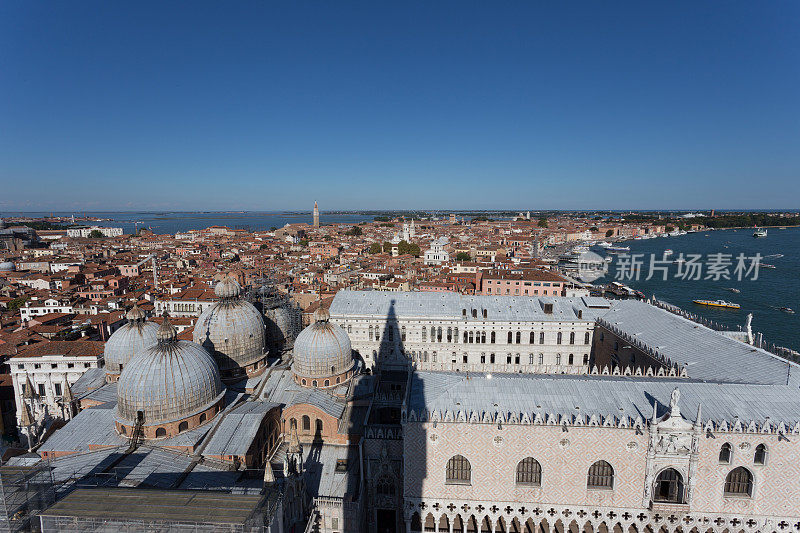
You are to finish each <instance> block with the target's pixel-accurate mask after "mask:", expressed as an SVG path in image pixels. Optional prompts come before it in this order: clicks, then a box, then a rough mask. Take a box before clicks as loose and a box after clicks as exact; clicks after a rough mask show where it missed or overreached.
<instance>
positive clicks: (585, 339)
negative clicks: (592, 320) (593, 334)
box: [583, 331, 589, 344]
mask: <svg viewBox="0 0 800 533" xmlns="http://www.w3.org/2000/svg"><path fill="white" fill-rule="evenodd" d="M583 344H589V332H588V331H587V332H586V334H585V335H584V336H583Z"/></svg>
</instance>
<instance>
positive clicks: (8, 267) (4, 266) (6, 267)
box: [0, 261, 17, 272]
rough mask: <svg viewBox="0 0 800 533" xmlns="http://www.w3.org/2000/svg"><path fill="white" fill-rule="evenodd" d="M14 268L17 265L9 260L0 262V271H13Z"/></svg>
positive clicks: (15, 268)
mask: <svg viewBox="0 0 800 533" xmlns="http://www.w3.org/2000/svg"><path fill="white" fill-rule="evenodd" d="M16 270H17V266H16V265H15V264H14V263H12V262H11V261H3V262H2V263H0V272H14V271H16Z"/></svg>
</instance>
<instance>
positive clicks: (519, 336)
mask: <svg viewBox="0 0 800 533" xmlns="http://www.w3.org/2000/svg"><path fill="white" fill-rule="evenodd" d="M516 340H517V344H519V343H520V342H521V341H522V332H520V331H518V332H517V338H516Z"/></svg>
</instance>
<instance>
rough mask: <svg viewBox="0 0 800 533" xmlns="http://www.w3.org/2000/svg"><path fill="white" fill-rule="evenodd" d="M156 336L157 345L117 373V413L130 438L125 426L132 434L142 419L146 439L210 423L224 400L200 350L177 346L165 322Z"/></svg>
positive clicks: (188, 344) (213, 367)
mask: <svg viewBox="0 0 800 533" xmlns="http://www.w3.org/2000/svg"><path fill="white" fill-rule="evenodd" d="M156 337H157V340H158V342H157V344H155V345H154V346H152V347H151V348H150V349H149V350H147V351H146V352H145V353H143V354H139V355H137V356H136V357H134V358H133V359H131V360H130V361H129V362H128V364H127V365H125V367H124V368H123V369H122V373H121V374H120V377H119V383H118V385H117V414H118V426H119V427H120V428H121V431H120V432H121V433H123V434H127V433H128V431H126V428H125V427H123V426H127V430H130V429H132V428H133V427H134V426H135V425H136V421H137V420H138V419H139V418H140V417H141V418H143V426H146V427H147V428H149V429H146V430H145V431H144V433H145V437H147V438H152V437H166V436H172V435H175V434H177V433H180V432H182V431H185V430H186V429H191V428H193V427H196V426H198V425H200V424H202V423H204V422H205V421H206V420H208V419H210V418H211V417H212V416H213V415H214V414H215V413H216V412H217V411H218V410H219V408H220V404H221V402H222V400H223V398H224V394H225V388H224V387H223V386H222V382H221V380H220V375H219V370H218V368H217V365H216V363H215V362H214V359H212V358H211V356H210V355H209V354H208V352H206V351H205V349H203V347H202V346H199V345H198V344H195V343H193V342H189V341H179V340H178V339H177V333H176V331H175V327H174V326H172V324H170V322H169V320H167V319H165V320H164V322H163V323H162V324H161V326H159V328H158V331H157V333H156ZM140 413H141V414H140ZM155 426H161V427H158V428H155Z"/></svg>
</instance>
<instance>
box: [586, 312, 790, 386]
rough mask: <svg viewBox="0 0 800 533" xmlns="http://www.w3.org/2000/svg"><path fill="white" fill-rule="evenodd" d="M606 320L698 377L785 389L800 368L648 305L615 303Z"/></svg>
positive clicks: (691, 375)
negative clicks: (781, 386)
mask: <svg viewBox="0 0 800 533" xmlns="http://www.w3.org/2000/svg"><path fill="white" fill-rule="evenodd" d="M601 318H602V320H604V321H606V322H608V323H609V324H611V325H612V326H615V327H617V328H619V329H620V330H622V331H623V332H625V333H627V334H628V335H631V336H632V337H633V338H635V339H638V340H640V341H642V342H644V344H646V345H647V346H649V347H650V348H653V349H655V350H656V351H658V352H659V353H660V354H663V355H664V356H665V357H668V358H669V359H671V360H672V362H673V363H678V364H679V365H681V366H682V365H686V371H687V372H688V374H689V377H690V378H692V379H702V380H707V381H728V382H737V383H758V384H774V385H783V384H786V383H788V382H789V378H790V373H791V374H793V376H792V378H793V379H792V382H795V381H796V380H797V379H798V376H797V374H800V372H799V370H800V367H798V365H796V364H794V363H790V362H788V361H786V360H785V359H781V358H779V357H776V356H774V355H772V354H770V353H769V352H766V351H764V350H761V349H758V348H755V347H753V346H750V345H749V344H745V343H743V342H740V341H738V340H735V339H732V338H730V337H728V336H726V335H723V334H721V333H719V332H717V331H714V330H712V329H709V328H707V327H705V326H702V325H700V324H697V323H696V322H693V321H691V320H689V319H687V318H684V317H681V316H678V315H675V314H673V313H670V312H669V311H666V310H664V309H661V308H659V307H655V306H653V305H650V304H648V303H646V302H640V301H635V300H617V301H614V302H613V304H612V306H611V310H610V311H608V312H606V313H605V314H603V315H602V316H601Z"/></svg>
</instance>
